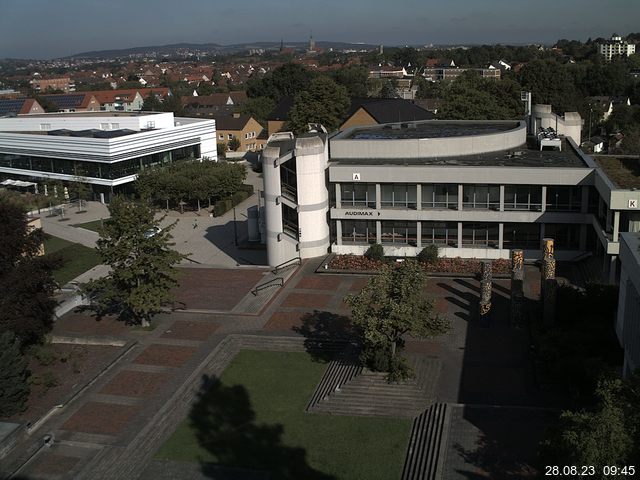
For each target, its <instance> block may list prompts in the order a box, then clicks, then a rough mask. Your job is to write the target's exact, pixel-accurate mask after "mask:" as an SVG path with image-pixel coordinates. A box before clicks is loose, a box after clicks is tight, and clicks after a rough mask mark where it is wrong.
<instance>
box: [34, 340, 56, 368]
mask: <svg viewBox="0 0 640 480" xmlns="http://www.w3.org/2000/svg"><path fill="white" fill-rule="evenodd" d="M32 355H33V356H34V357H35V359H36V360H38V363H39V364H40V365H42V366H45V367H47V366H49V365H51V364H53V362H55V361H56V353H55V352H54V351H53V348H51V346H50V345H47V344H44V345H37V346H35V347H34V348H33V349H32Z"/></svg>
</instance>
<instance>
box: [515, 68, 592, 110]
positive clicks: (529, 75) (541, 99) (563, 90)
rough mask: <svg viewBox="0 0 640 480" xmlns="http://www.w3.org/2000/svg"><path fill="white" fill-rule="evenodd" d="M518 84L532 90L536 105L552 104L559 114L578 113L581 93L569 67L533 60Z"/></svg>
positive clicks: (520, 76) (523, 71) (521, 72)
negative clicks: (570, 73)
mask: <svg viewBox="0 0 640 480" xmlns="http://www.w3.org/2000/svg"><path fill="white" fill-rule="evenodd" d="M518 82H519V83H520V85H522V87H523V88H525V89H526V90H530V91H531V92H532V95H533V101H534V103H542V104H550V105H552V106H553V109H554V110H555V111H557V112H570V111H576V110H577V109H578V106H579V103H580V102H579V100H580V97H579V93H578V91H577V89H576V85H575V84H574V82H573V79H572V78H571V75H569V72H568V70H567V67H566V66H564V65H561V64H559V63H558V62H555V61H553V60H533V61H532V62H529V63H527V64H526V65H525V66H524V67H523V68H522V70H521V71H520V73H519V75H518Z"/></svg>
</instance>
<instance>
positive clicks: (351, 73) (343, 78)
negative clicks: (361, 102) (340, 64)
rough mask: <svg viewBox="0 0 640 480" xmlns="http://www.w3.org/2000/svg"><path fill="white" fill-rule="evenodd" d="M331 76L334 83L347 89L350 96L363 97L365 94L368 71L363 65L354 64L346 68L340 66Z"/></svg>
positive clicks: (366, 91)
mask: <svg viewBox="0 0 640 480" xmlns="http://www.w3.org/2000/svg"><path fill="white" fill-rule="evenodd" d="M333 78H334V80H335V81H336V83H338V84H339V85H342V86H343V87H345V88H346V89H347V92H348V94H349V96H350V97H361V98H364V97H366V96H367V93H368V88H367V82H368V79H369V72H368V71H367V69H366V68H365V67H363V66H360V65H354V66H351V67H347V68H340V69H338V70H336V71H335V73H334V74H333Z"/></svg>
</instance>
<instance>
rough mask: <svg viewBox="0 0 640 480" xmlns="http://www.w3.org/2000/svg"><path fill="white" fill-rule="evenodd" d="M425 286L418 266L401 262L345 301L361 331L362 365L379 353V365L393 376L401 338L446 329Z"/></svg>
mask: <svg viewBox="0 0 640 480" xmlns="http://www.w3.org/2000/svg"><path fill="white" fill-rule="evenodd" d="M425 283H426V274H425V272H424V270H423V269H422V267H421V266H420V265H419V264H418V263H417V262H416V261H414V260H405V261H404V262H402V263H401V264H400V266H398V267H395V266H392V265H385V266H384V267H383V268H382V270H381V272H380V275H377V276H375V277H372V278H371V279H370V280H369V282H368V283H367V285H366V286H365V287H364V288H363V289H362V290H361V291H360V293H358V294H357V295H348V296H347V297H346V298H345V302H346V303H347V305H349V306H350V307H351V311H352V318H353V323H354V325H355V327H356V328H357V329H359V330H360V331H361V335H362V343H363V357H362V359H363V360H364V361H365V362H370V361H371V360H373V359H374V357H375V356H377V355H379V353H380V352H382V353H383V354H384V355H386V359H384V361H383V362H382V363H383V364H384V363H386V364H387V365H388V371H389V373H390V374H393V373H394V369H396V368H398V367H401V363H400V362H398V361H397V359H396V352H397V350H398V347H401V346H402V338H403V337H404V336H405V335H407V334H409V335H412V336H414V337H419V338H425V337H427V338H429V337H433V336H436V335H441V334H443V333H446V332H447V331H448V330H449V328H450V325H449V320H448V319H446V318H444V317H441V316H440V315H438V314H437V313H436V312H434V307H433V300H431V299H429V298H427V297H426V296H425V294H424V286H425ZM401 368H402V367H401Z"/></svg>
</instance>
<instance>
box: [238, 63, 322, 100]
mask: <svg viewBox="0 0 640 480" xmlns="http://www.w3.org/2000/svg"><path fill="white" fill-rule="evenodd" d="M313 77H314V74H313V73H312V72H310V71H309V70H307V69H306V68H304V67H303V66H302V65H298V64H297V63H285V64H284V65H281V66H280V67H278V68H276V69H275V70H274V71H273V72H271V73H268V74H267V75H265V76H264V77H262V78H259V77H257V76H252V77H251V78H250V79H249V80H248V81H247V95H248V96H249V97H250V98H256V97H270V98H271V99H272V100H273V101H274V102H278V101H279V100H280V99H281V98H282V97H287V96H291V97H292V96H294V95H295V94H297V93H298V92H300V91H302V90H304V89H306V88H308V87H309V83H310V82H311V80H312V78H313Z"/></svg>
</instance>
